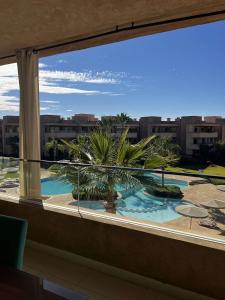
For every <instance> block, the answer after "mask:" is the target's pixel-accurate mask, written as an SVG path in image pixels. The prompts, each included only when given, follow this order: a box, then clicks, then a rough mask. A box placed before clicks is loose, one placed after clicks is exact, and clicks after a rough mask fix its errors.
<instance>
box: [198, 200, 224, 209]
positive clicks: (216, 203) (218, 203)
mask: <svg viewBox="0 0 225 300" xmlns="http://www.w3.org/2000/svg"><path fill="white" fill-rule="evenodd" d="M201 205H202V206H204V207H207V208H214V209H222V208H225V201H222V200H209V201H206V202H202V203H201Z"/></svg>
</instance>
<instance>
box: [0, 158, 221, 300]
mask: <svg viewBox="0 0 225 300" xmlns="http://www.w3.org/2000/svg"><path fill="white" fill-rule="evenodd" d="M37 163H38V164H41V177H42V180H41V185H42V201H41V202H35V201H34V200H29V201H28V200H26V201H24V200H22V201H21V200H20V197H19V185H18V180H17V177H18V167H19V161H18V160H16V159H6V158H3V159H2V175H1V176H5V178H6V179H5V180H4V183H7V181H8V183H11V184H12V182H14V185H15V186H13V185H11V186H8V187H7V185H5V186H4V185H3V186H2V187H1V192H0V198H1V200H0V203H1V211H2V213H5V214H13V215H17V216H20V217H25V218H26V219H28V221H29V224H30V227H31V231H30V233H29V239H30V240H32V241H35V242H36V243H38V244H37V248H35V250H30V249H29V247H28V252H27V253H28V254H27V255H28V256H27V257H28V258H27V260H28V263H27V265H26V267H25V268H26V270H27V271H29V272H33V273H35V274H37V275H42V276H44V277H46V278H48V279H49V280H54V281H56V282H57V281H59V282H64V284H66V286H68V287H73V288H74V289H75V287H79V288H80V291H82V290H83V289H87V290H89V289H91V293H97V294H98V293H100V287H99V290H98V291H97V290H96V289H93V285H91V287H90V286H88V284H89V283H88V282H89V281H87V285H86V282H85V280H84V279H83V282H82V278H81V277H79V279H78V280H80V281H78V282H77V283H73V284H72V283H71V281H70V279H69V278H68V279H67V277H65V278H64V281H63V275H62V274H63V273H65V274H72V273H70V272H72V271H70V268H69V269H67V268H66V267H65V269H63V270H64V271H60V268H59V270H57V271H56V268H57V267H56V266H57V264H56V266H55V267H53V265H54V263H53V262H52V263H51V260H50V261H49V262H47V260H48V257H49V254H47V253H49V252H48V251H49V249H48V247H50V249H52V248H53V249H52V250H51V251H52V252H50V253H51V255H52V254H53V252H55V251H56V252H55V253H57V250H55V248H56V249H60V251H62V253H63V261H61V262H60V259H59V257H58V254H56V256H57V257H58V259H59V262H58V263H59V264H60V266H62V265H64V264H65V265H67V266H68V265H69V261H70V260H71V259H73V262H74V258H71V255H72V254H74V255H75V257H76V259H77V255H78V256H79V258H80V261H79V262H78V264H79V265H80V264H81V265H82V264H83V263H84V260H85V258H86V259H91V262H90V261H88V262H89V263H90V264H89V265H88V268H93V265H95V271H96V268H97V271H96V272H97V274H98V272H99V271H100V275H98V276H99V277H98V276H97V275H96V276H97V278H98V279H96V286H99V285H100V281H101V280H103V282H104V280H106V281H107V282H108V280H109V281H110V280H111V279H112V278H111V277H110V278H108V276H109V273H107V272H109V269H107V268H111V267H109V266H113V267H112V269H110V276H112V275H113V276H115V274H116V276H115V278H114V279H112V284H114V282H118V281H119V282H121V285H122V284H125V285H128V286H129V288H131V291H133V288H134V287H132V284H131V286H130V284H128V282H127V280H128V281H131V282H133V283H135V288H134V289H137V290H139V289H141V290H140V291H141V293H143V292H146V290H147V289H149V288H152V283H151V284H150V283H149V279H146V278H154V279H156V280H159V281H165V280H166V281H167V283H169V284H171V285H178V286H180V287H182V288H184V289H191V290H193V291H195V292H196V291H197V292H199V293H209V294H210V293H211V289H212V287H211V286H210V285H209V284H207V286H206V285H205V284H204V282H206V281H207V280H208V278H207V276H210V277H211V276H213V277H214V278H217V279H216V282H217V289H221V288H222V286H223V284H222V283H221V282H220V279H221V277H220V276H219V278H218V275H217V274H219V273H218V268H219V269H220V268H222V267H223V259H222V257H223V251H224V249H225V248H224V244H225V240H224V235H223V232H224V229H225V227H224V224H225V217H224V216H225V214H224V213H225V211H224V209H220V210H218V211H217V212H215V211H214V212H210V214H211V215H210V218H211V217H212V218H213V220H214V221H216V227H215V228H208V227H205V226H202V225H200V222H201V219H193V220H190V218H188V217H184V216H182V215H179V214H178V213H177V212H176V207H177V206H179V205H183V204H184V205H192V206H195V207H199V206H200V207H202V208H203V207H204V203H206V202H207V201H209V200H212V199H217V200H221V201H224V192H222V191H220V190H218V189H217V187H216V186H215V185H214V184H213V183H212V182H210V180H216V179H220V180H221V179H223V180H225V179H224V178H223V177H222V178H221V177H220V176H212V177H210V176H207V175H203V174H202V175H199V174H188V173H186V174H180V173H176V172H165V171H164V172H162V171H160V170H144V169H130V168H112V167H110V166H105V167H104V166H92V165H91V166H90V165H82V164H76V163H72V164H71V163H69V164H68V163H67V162H49V161H42V162H28V165H29V164H37ZM60 168H62V169H63V170H64V171H65V172H66V174H67V176H70V175H71V174H72V175H73V176H74V180H72V181H70V182H68V181H67V179H65V177H64V176H65V175H62V174H61V171H60V170H59V169H60ZM104 168H106V170H107V174H114V175H115V176H117V175H120V176H124V175H125V173H124V172H126V173H129V174H130V175H132V176H134V175H135V176H136V175H137V174H138V178H139V179H140V175H141V174H142V175H143V176H144V178H142V179H141V180H142V186H140V187H137V186H136V187H131V186H130V183H129V184H128V186H126V185H123V184H122V181H121V183H120V184H119V183H117V187H116V190H117V196H118V198H117V200H116V208H115V209H112V207H107V206H106V204H107V198H98V200H94V199H90V198H89V199H85V197H84V196H83V192H82V180H83V179H82V174H83V172H84V171H85V172H86V171H87V170H88V173H91V172H93V173H95V174H96V170H97V171H98V169H100V171H101V172H102V171H103V169H104ZM129 174H127V176H128V175H129ZM62 176H63V177H62ZM13 178H14V179H13ZM152 180H154V182H157V184H158V185H163V184H164V185H165V186H167V185H176V186H178V187H180V190H181V191H182V194H183V196H182V198H180V199H178V198H171V199H169V198H168V197H165V196H163V197H162V196H153V195H150V194H149V191H147V190H148V186H149V184H151V183H152ZM118 181H119V180H118ZM71 182H74V183H73V184H71ZM74 189H75V190H76V191H77V193H74V195H72V191H73V190H74ZM146 191H147V193H146ZM89 197H90V195H89ZM212 218H211V219H212ZM40 219H41V220H42V222H41V223H40ZM203 221H204V220H203ZM191 222H192V223H191ZM210 222H211V221H210ZM190 224H191V226H190ZM99 232H101V234H99ZM65 233H66V234H65ZM109 233H110V234H109ZM137 240H138V243H137V242H136V241H137ZM93 241H95V242H94V243H93ZM39 244H41V245H43V246H39ZM153 244H154V245H155V246H154V247H152V245H153ZM30 245H32V242H31V244H30ZM35 245H36V244H35ZM44 245H47V246H48V247H47V248H46V246H44ZM32 247H33V246H32ZM32 247H31V248H32ZM40 247H42V248H40ZM190 247H191V251H190ZM41 249H42V250H41ZM43 249H44V250H43ZM128 249H129V250H128ZM29 251H31V253H33V252H32V251H35V252H36V254H35V257H36V255H37V261H36V258H34V256H32V255H33V254H30V253H29ZM39 251H41V252H39ZM42 251H44V253H43V254H41V253H42ZM46 251H47V253H46ZM60 251H59V253H61V252H60ZM63 251H66V252H70V253H71V254H70V255H69V261H68V260H67V259H66V260H64V259H65V257H67V258H68V254H65V253H64V252H63ZM199 251H200V252H199ZM185 252H186V255H188V256H189V257H190V256H191V259H192V261H193V262H194V263H193V264H194V265H195V266H196V269H195V271H194V273H193V270H192V274H190V276H192V277H191V278H192V280H191V281H189V282H186V281H182V277H180V276H181V275H182V274H184V273H183V272H185V276H187V274H188V273H189V271H188V268H189V262H188V261H186V262H185V261H183V259H182V257H183V255H184V253H185ZM168 253H170V255H169V257H168ZM199 253H201V258H203V257H204V256H206V257H208V255H209V253H210V257H211V260H210V261H208V262H207V265H205V263H204V259H203V260H201V261H200V262H199V255H200V254H199ZM149 254H151V255H149ZM30 255H31V258H32V259H31V258H30ZM39 255H40V258H38V257H39ZM54 255H55V254H54ZM45 256H46V264H44V265H45V267H41V264H39V263H37V262H38V260H39V259H42V258H43V257H45ZM59 256H60V255H59ZM80 256H82V257H84V258H81V257H80ZM72 257H73V255H72ZM134 257H136V259H135V260H134V259H133V258H134ZM137 257H139V258H140V259H137ZM141 257H142V258H144V259H142V258H141ZM156 257H160V259H162V260H163V261H164V263H165V264H166V265H167V266H168V267H167V268H166V269H165V268H164V264H163V265H160V264H159V260H158V259H156ZM214 257H215V259H214ZM30 259H31V261H30ZM56 259H57V258H55V260H56ZM180 259H182V265H180V267H176V276H175V278H173V279H172V278H170V276H171V275H172V273H173V276H174V270H173V266H174V264H175V265H176V266H178V265H177V263H178V261H179V260H180ZM218 259H219V261H220V265H219V266H218V265H217V268H216V269H215V268H214V267H215V263H216V262H215V260H216V261H217V260H218ZM35 261H36V262H35ZM53 261H54V259H53ZM75 262H77V260H75ZM99 263H100V264H99ZM101 263H103V264H104V266H105V265H108V266H107V267H104V268H103V269H102V265H101ZM48 264H49V265H48ZM85 264H86V262H85ZM148 266H151V267H148ZM86 267H87V265H86ZM114 267H115V268H118V269H119V270H118V269H116V270H117V271H116V273H113V272H115V270H114V269H113V268H114ZM52 268H53V269H52ZM71 268H73V267H71ZM105 268H106V269H107V270H108V271H107V270H106V269H105ZM209 268H210V274H208V273H207V272H206V271H203V270H206V269H207V270H208V269H209ZM121 269H123V270H125V271H122V270H121ZM74 270H76V271H77V269H76V264H75V265H74ZM102 270H103V273H105V272H106V273H107V274H108V275H105V274H102V273H101V272H102ZM184 270H185V271H184ZM213 270H214V271H213ZM76 271H74V272H76ZM95 271H94V272H95ZM58 272H59V273H58ZM60 272H61V273H60ZM85 272H86V271H85ZM123 272H125V275H126V276H125V275H124V273H123ZM127 272H128V273H127ZM133 272H135V273H137V274H139V275H138V276H143V278H142V279H141V281H142V280H144V282H145V284H144V291H143V290H142V287H143V283H141V284H140V285H141V286H142V287H140V285H139V283H138V284H137V281H136V280H137V278H139V277H137V278H136V277H135V276H134V275H132V273H133ZM171 272H172V273H171ZM199 272H201V278H202V279H203V278H204V280H202V281H201V282H202V285H201V286H199V282H198V283H197V282H196V280H197V278H198V276H199ZM119 273H121V274H122V275H121V274H120V276H122V278H123V279H124V278H126V280H125V281H123V280H122V279H121V277H120V276H119V275H118V274H119ZM60 274H61V275H60ZM74 274H75V273H74ZM90 274H92V272H91V271H90ZM95 274H96V273H95ZM212 274H213V275H212ZM74 276H75V275H74ZM85 276H86V275H85ZM85 276H84V277H83V278H86V277H85ZM89 276H91V275H89ZM102 276H103V277H104V276H106V277H104V278H105V279H103V277H102ZM124 276H125V277H124ZM127 276H128V277H127ZM133 276H134V277H133ZM195 276H196V277H195ZM118 277H119V278H118ZM116 278H117V279H116ZM169 278H170V279H169ZM55 279H57V280H55ZM98 280H99V281H98ZM121 280H122V281H121ZM218 280H219V281H218ZM138 282H139V281H138ZM142 282H143V281H142ZM146 282H147V283H146ZM107 284H109V286H110V287H111V283H107ZM158 284H159V283H157V289H156V290H158V288H159V290H158V292H159V291H160V290H161V288H162V287H161V286H160V285H158ZM214 284H215V283H214ZM137 286H138V287H137ZM153 286H154V285H153ZM125 290H126V289H125ZM207 291H208V292H207ZM217 291H218V290H217ZM221 292H222V291H221V290H220V293H221ZM104 293H106V292H104ZM122 293H125V291H124V292H122ZM127 293H128V291H127ZM134 293H135V292H134ZM175 294H176V293H175ZM107 295H108V296H109V294H107ZM104 296H105V297H106V294H104ZM106 299H107V298H106ZM115 299H116V298H115ZM118 299H119V298H118ZM131 299H132V298H131ZM134 299H135V298H134Z"/></svg>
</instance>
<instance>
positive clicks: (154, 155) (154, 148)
mask: <svg viewBox="0 0 225 300" xmlns="http://www.w3.org/2000/svg"><path fill="white" fill-rule="evenodd" d="M179 160H180V147H179V145H177V144H174V143H172V141H171V139H169V138H165V137H157V138H155V139H154V141H153V142H152V143H151V145H150V147H149V149H148V157H147V159H146V161H145V167H146V168H152V169H154V168H165V167H166V166H167V165H172V164H176V163H177V162H178V161H179Z"/></svg>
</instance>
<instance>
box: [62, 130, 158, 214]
mask: <svg viewBox="0 0 225 300" xmlns="http://www.w3.org/2000/svg"><path fill="white" fill-rule="evenodd" d="M127 135H128V128H127V129H126V130H125V131H124V132H123V133H122V135H121V137H120V139H119V141H118V143H116V142H115V141H114V139H113V138H112V136H111V135H110V134H108V133H107V132H102V131H99V130H98V131H94V132H93V133H92V134H91V136H90V149H89V150H90V152H89V154H88V155H85V160H84V159H83V155H79V156H77V157H79V160H80V162H86V163H87V158H88V159H89V163H90V164H91V166H90V167H89V166H88V167H84V168H82V169H81V171H80V188H79V192H83V193H85V195H86V197H90V195H92V198H93V195H96V197H97V196H99V195H105V197H106V203H105V207H106V211H108V212H113V213H115V211H116V209H115V200H116V197H115V195H116V185H117V184H124V185H125V186H126V188H134V187H135V186H136V185H138V184H139V185H140V181H139V180H138V179H137V178H136V177H135V176H133V175H134V173H132V172H131V171H127V170H122V169H116V168H110V166H111V167H112V166H126V167H137V166H139V163H140V160H141V159H143V158H145V157H146V156H147V153H148V146H149V143H150V142H151V141H152V140H153V139H154V137H149V138H146V139H143V140H141V141H140V142H139V143H137V144H130V143H129V142H128V139H127ZM65 144H66V146H67V147H68V148H69V151H71V150H72V151H73V150H74V149H76V151H77V149H79V151H80V145H79V144H77V143H76V144H71V143H70V144H68V143H65ZM81 148H82V147H81ZM82 154H83V151H82ZM86 154H87V153H86ZM99 165H100V167H99ZM104 166H109V167H104ZM72 170H73V171H72V173H73V175H72V176H71V174H72V173H71V167H70V166H69V167H68V166H67V167H64V170H63V172H64V174H66V175H67V177H68V178H69V179H70V178H71V179H72V181H73V183H75V182H76V180H77V179H76V178H75V177H76V176H74V167H72Z"/></svg>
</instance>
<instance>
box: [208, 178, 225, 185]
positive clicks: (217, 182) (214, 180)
mask: <svg viewBox="0 0 225 300" xmlns="http://www.w3.org/2000/svg"><path fill="white" fill-rule="evenodd" d="M209 182H210V183H212V184H214V185H225V179H217V178H209Z"/></svg>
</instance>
